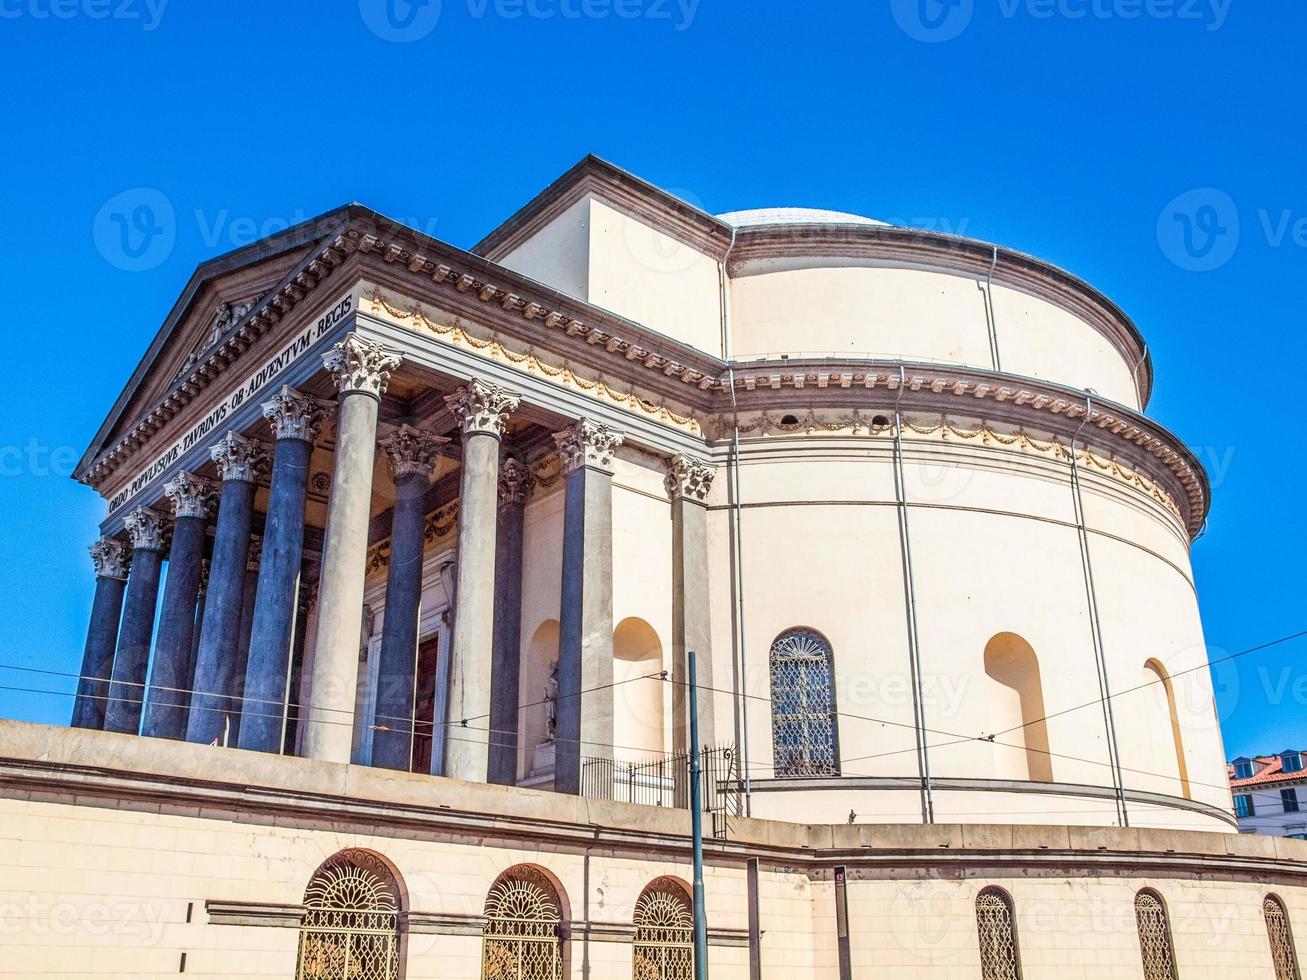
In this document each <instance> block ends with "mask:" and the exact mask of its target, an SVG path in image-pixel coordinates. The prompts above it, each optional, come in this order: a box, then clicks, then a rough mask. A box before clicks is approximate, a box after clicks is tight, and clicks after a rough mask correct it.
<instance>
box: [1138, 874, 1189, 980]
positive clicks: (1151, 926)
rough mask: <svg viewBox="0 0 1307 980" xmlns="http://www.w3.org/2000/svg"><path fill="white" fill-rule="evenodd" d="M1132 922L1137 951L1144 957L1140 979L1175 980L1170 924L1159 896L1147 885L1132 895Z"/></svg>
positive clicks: (1176, 975)
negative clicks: (1134, 925) (1137, 934)
mask: <svg viewBox="0 0 1307 980" xmlns="http://www.w3.org/2000/svg"><path fill="white" fill-rule="evenodd" d="M1135 924H1136V925H1137V926H1138V927H1139V952H1140V954H1141V955H1142V956H1143V958H1144V980H1177V978H1178V977H1179V973H1177V972H1176V968H1175V952H1174V950H1172V948H1171V923H1170V921H1169V920H1168V919H1167V917H1166V906H1165V905H1164V904H1163V903H1162V896H1161V895H1159V894H1157V892H1155V891H1153V890H1152V889H1151V888H1145V889H1144V890H1143V891H1141V892H1139V894H1137V895H1136V896H1135Z"/></svg>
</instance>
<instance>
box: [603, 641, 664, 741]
mask: <svg viewBox="0 0 1307 980" xmlns="http://www.w3.org/2000/svg"><path fill="white" fill-rule="evenodd" d="M662 670H663V645H662V641H661V640H659V639H658V634H657V632H655V630H654V628H653V627H652V626H650V625H649V624H648V623H647V622H645V621H644V620H643V619H639V618H637V617H634V616H631V617H628V618H626V619H624V620H622V621H621V622H620V623H618V624H617V629H615V630H613V683H614V685H615V686H614V688H613V743H614V745H615V746H616V747H615V748H614V750H613V755H614V757H615V758H618V759H632V760H633V759H643V758H648V757H649V756H654V755H661V754H662V753H663V751H664V750H665V748H666V743H665V741H664V738H665V730H666V729H665V717H664V713H665V710H666V706H665V696H664V689H665V688H666V686H667V685H666V683H665V682H663V681H661V680H658V679H656V678H651V677H648V675H650V674H658V673H660V672H661V671H662Z"/></svg>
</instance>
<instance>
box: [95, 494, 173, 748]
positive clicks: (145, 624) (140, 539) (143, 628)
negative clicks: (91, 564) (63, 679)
mask: <svg viewBox="0 0 1307 980" xmlns="http://www.w3.org/2000/svg"><path fill="white" fill-rule="evenodd" d="M126 524H127V532H128V534H129V535H131V541H132V570H131V574H130V575H128V577H127V600H126V603H125V606H126V608H125V609H124V610H123V621H122V627H121V628H120V629H119V630H118V652H117V653H115V654H114V658H113V677H112V679H111V680H110V682H109V701H108V703H107V706H106V707H105V714H104V730H105V731H107V732H127V733H129V734H132V735H135V734H136V733H137V732H138V731H139V730H140V725H141V704H142V702H143V698H144V695H145V672H146V668H147V666H148V664H149V660H150V638H151V636H152V635H153V633H154V609H155V606H156V604H157V603H158V601H159V572H160V570H161V568H162V566H163V538H164V522H163V518H162V517H161V516H160V515H159V514H156V513H155V512H154V511H152V510H149V509H147V508H145V507H141V508H138V509H137V510H134V511H132V512H131V513H130V514H128V515H127V520H126Z"/></svg>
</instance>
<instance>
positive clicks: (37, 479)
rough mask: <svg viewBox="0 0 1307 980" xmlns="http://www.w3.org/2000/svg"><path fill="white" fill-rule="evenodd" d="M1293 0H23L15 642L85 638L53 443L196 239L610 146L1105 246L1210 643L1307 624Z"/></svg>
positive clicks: (204, 244)
mask: <svg viewBox="0 0 1307 980" xmlns="http://www.w3.org/2000/svg"><path fill="white" fill-rule="evenodd" d="M388 3H389V4H391V5H392V6H390V7H389V8H387V4H388ZM217 11H221V16H220V17H219V16H218V14H217V13H216V12H217ZM1304 29H1307V6H1304V5H1303V4H1301V3H1299V2H1297V0H1262V2H1259V3H1245V4H1241V5H1234V6H1232V5H1231V4H1230V2H1229V0H1200V2H1191V0H952V2H951V3H950V4H949V5H947V6H946V5H941V4H940V3H938V2H937V0H859V2H852V3H841V2H830V3H824V4H813V5H798V4H768V3H750V4H745V3H728V2H725V0H529V2H528V0H520V2H519V0H443V3H439V2H435V0H431V2H428V3H426V4H423V5H419V6H410V5H409V4H408V3H407V2H406V0H361V2H348V0H346V2H343V3H340V4H324V3H321V2H318V3H308V2H281V3H277V4H256V3H252V2H245V0H229V2H227V3H225V4H222V5H220V6H215V5H209V4H196V3H186V2H183V0H173V2H161V0H153V2H152V3H146V2H145V0H0V52H3V57H2V58H0V79H2V80H3V91H4V93H5V96H4V99H5V104H6V106H5V113H4V119H5V137H6V139H5V142H6V151H5V153H4V155H3V158H0V202H2V203H3V205H4V210H3V213H4V217H5V223H6V227H7V232H8V233H7V234H6V235H5V236H4V255H5V276H4V283H5V287H6V288H5V295H6V300H7V309H8V315H7V327H6V329H5V331H4V333H3V336H4V339H5V348H6V358H7V362H8V363H7V366H8V371H7V376H8V377H7V380H8V383H7V384H5V385H4V386H3V387H0V611H2V613H3V617H4V622H5V623H6V624H7V626H8V630H7V631H6V638H7V645H6V648H5V650H4V651H3V652H2V653H0V663H4V664H9V665H18V666H27V667H36V668H40V669H45V670H51V671H65V672H75V671H76V669H77V666H78V663H79V661H80V656H81V645H82V642H83V639H84V630H85V623H86V618H87V614H88V610H89V606H90V599H91V593H92V587H93V581H92V574H91V567H90V562H89V561H88V559H87V556H86V547H87V545H88V544H89V543H90V542H91V540H93V538H94V537H95V534H96V525H97V522H98V520H99V519H100V517H101V514H102V505H101V503H100V502H99V500H98V498H97V497H96V495H95V494H94V493H93V492H92V491H91V490H89V489H86V488H84V487H80V486H78V485H77V484H74V483H73V482H72V481H71V480H69V479H68V477H67V474H68V473H69V472H70V471H71V468H72V463H73V462H74V461H75V460H76V458H77V457H78V456H80V454H81V452H82V450H83V449H84V448H85V447H86V445H87V443H88V442H89V440H90V438H91V437H92V435H93V434H94V432H95V430H96V428H97V427H98V425H99V424H100V422H101V420H102V419H103V417H104V415H105V413H106V411H107V410H108V408H109V406H110V405H111V404H112V402H113V400H114V398H115V397H116V395H117V393H118V392H119V390H120V389H121V387H122V385H123V383H124V382H125V381H126V379H127V377H128V375H129V374H130V372H131V370H132V369H133V367H134V366H135V364H136V362H137V360H138V359H139V357H140V355H141V353H142V352H143V351H144V349H145V347H146V345H147V344H148V342H149V340H150V338H151V337H152V336H153V334H154V332H155V330H156V329H157V328H158V325H159V323H160V322H161V321H162V319H163V317H164V316H165V315H166V313H167V311H168V309H169V308H170V306H171V304H172V302H173V301H174V299H175V298H176V296H177V294H178V292H179V291H180V290H181V288H182V286H183V284H184V283H185V281H186V278H187V277H188V275H189V274H190V272H191V270H192V268H193V267H194V265H195V264H196V263H197V262H199V261H202V260H203V259H206V258H208V257H210V256H213V255H215V254H219V253H221V252H223V251H227V250H229V249H231V248H234V247H237V246H239V245H242V244H245V243H247V242H248V241H250V240H252V239H253V238H255V237H258V236H259V235H260V234H262V233H266V232H270V231H276V230H278V229H279V228H282V227H285V226H286V225H287V224H289V223H293V222H295V221H298V220H301V219H303V218H305V217H310V216H312V215H315V214H317V213H320V212H322V211H325V210H328V209H330V208H332V207H334V206H336V205H339V204H341V203H343V202H346V201H349V200H358V201H361V202H363V203H365V204H367V205H369V206H371V207H373V208H375V209H377V210H379V211H381V212H383V213H387V214H389V215H391V216H393V217H396V218H401V219H404V220H406V221H408V222H410V223H412V224H414V225H416V226H417V227H420V228H421V229H422V230H424V231H427V232H429V233H431V234H434V235H436V236H437V237H440V238H443V239H445V240H447V241H450V242H452V243H454V244H456V245H460V246H464V247H466V246H470V245H471V244H473V243H474V242H475V241H476V240H477V239H478V238H479V237H480V236H481V235H482V234H483V233H484V232H485V231H487V230H489V229H490V228H491V227H493V226H494V225H495V224H496V223H497V222H498V221H499V220H500V219H502V218H503V217H505V216H506V215H507V214H509V213H510V212H511V211H512V210H513V209H515V208H516V207H517V206H518V205H520V204H521V203H523V202H524V201H525V200H526V199H527V198H528V197H530V196H531V195H532V194H533V193H535V192H536V191H537V190H539V189H540V188H541V187H543V186H544V185H545V184H546V183H548V182H549V181H550V180H552V179H553V178H554V177H555V176H557V175H558V174H559V173H561V172H562V171H563V170H565V169H566V168H567V167H568V166H570V165H571V164H572V163H574V162H575V161H576V160H577V159H578V158H579V157H581V156H582V155H583V154H584V153H586V152H588V151H593V152H596V153H598V154H600V155H602V156H604V157H607V158H608V159H611V160H613V161H614V162H616V163H618V164H620V165H621V166H623V167H626V168H627V169H629V170H631V171H633V172H635V173H637V174H639V175H641V176H643V177H645V178H646V179H648V180H651V181H652V182H654V183H656V184H659V185H661V186H663V187H667V188H669V189H672V190H674V191H675V192H677V193H680V194H682V195H684V196H686V197H688V198H690V199H691V200H693V201H695V202H696V203H699V204H701V205H702V206H703V207H705V208H707V209H708V210H710V211H714V212H722V211H727V210H732V209H739V208H749V207H760V206H776V205H804V206H812V207H829V208H836V209H840V210H847V211H856V212H860V213H863V214H868V215H872V216H876V217H881V218H885V219H889V220H896V221H899V222H903V223H911V224H918V225H927V226H931V227H935V228H939V229H942V230H946V231H954V232H961V233H965V234H967V235H972V236H975V237H978V238H983V239H987V240H992V241H996V242H1000V243H1003V244H1007V245H1011V246H1014V247H1017V248H1020V249H1022V250H1025V251H1028V252H1032V253H1034V254H1036V255H1039V256H1042V257H1044V258H1046V259H1049V260H1051V261H1053V262H1055V263H1058V264H1059V265H1062V266H1064V267H1066V268H1068V269H1070V270H1071V271H1073V272H1075V273H1077V274H1078V275H1080V276H1082V277H1084V278H1086V279H1088V280H1089V281H1090V282H1093V283H1094V284H1095V285H1097V286H1099V287H1100V288H1101V289H1103V290H1104V291H1105V292H1106V293H1107V294H1108V295H1109V296H1111V297H1112V298H1113V299H1114V300H1116V301H1117V302H1118V303H1119V304H1120V305H1121V306H1122V307H1123V308H1124V309H1125V310H1126V311H1127V312H1128V313H1129V314H1130V315H1131V316H1132V317H1133V318H1134V319H1135V321H1136V322H1137V323H1138V325H1139V326H1140V328H1141V329H1142V331H1143V332H1144V334H1145V336H1146V337H1147V339H1148V341H1149V343H1150V346H1151V352H1152V356H1153V359H1154V362H1155V366H1156V376H1157V388H1156V394H1155V396H1154V399H1153V402H1152V405H1151V407H1150V414H1152V415H1153V416H1154V417H1156V418H1157V419H1159V420H1160V421H1162V422H1163V423H1164V424H1166V425H1167V426H1169V427H1170V428H1172V429H1173V430H1174V431H1176V432H1178V433H1179V434H1181V435H1182V436H1183V437H1184V438H1185V439H1186V440H1187V441H1188V442H1189V444H1190V445H1191V446H1193V447H1194V448H1195V449H1196V451H1197V452H1198V453H1199V455H1200V456H1201V458H1202V459H1203V461H1204V462H1205V463H1206V464H1207V466H1208V468H1209V470H1211V472H1212V476H1213V483H1214V489H1215V505H1214V507H1213V510H1212V514H1211V519H1210V526H1209V529H1208V531H1207V534H1206V536H1205V537H1204V538H1203V539H1202V540H1201V541H1200V542H1199V543H1198V544H1197V545H1196V546H1195V549H1194V565H1195V569H1196V574H1197V577H1198V583H1199V588H1200V596H1201V599H1202V610H1203V617H1204V623H1205V629H1206V634H1207V639H1208V642H1209V644H1210V646H1211V648H1212V651H1213V652H1212V655H1213V656H1220V655H1222V654H1223V653H1225V652H1231V653H1232V652H1235V651H1238V650H1241V649H1244V648H1246V647H1249V646H1252V645H1254V644H1258V643H1262V642H1265V641H1267V640H1271V639H1274V638H1276V637H1280V636H1282V635H1285V634H1288V633H1292V632H1295V631H1298V630H1303V629H1307V612H1305V611H1304V608H1305V607H1304V603H1303V601H1302V593H1303V587H1304V581H1303V580H1304V575H1303V571H1302V565H1301V563H1300V560H1299V549H1300V548H1301V543H1302V541H1303V540H1304V534H1303V532H1304V527H1303V523H1304V520H1303V513H1302V506H1301V501H1302V497H1303V490H1302V487H1303V480H1304V477H1307V472H1304V464H1303V461H1302V453H1301V451H1299V450H1298V447H1297V445H1296V444H1297V442H1298V441H1299V439H1300V438H1301V437H1300V434H1299V429H1300V423H1299V414H1300V412H1299V403H1300V399H1301V395H1300V389H1301V385H1300V383H1299V378H1298V376H1299V373H1300V371H1301V367H1300V365H1301V364H1302V362H1303V359H1304V355H1305V354H1307V345H1305V344H1304V340H1303V329H1302V327H1303V321H1304V307H1305V306H1307V291H1305V290H1304V288H1303V286H1304V273H1307V192H1305V191H1304V187H1307V183H1304V181H1303V179H1302V177H1303V172H1302V170H1303V164H1302V160H1303V157H1304V148H1305V146H1304V144H1305V142H1307V139H1305V138H1304V118H1303V116H1304V110H1303V105H1304V92H1303V83H1302V76H1301V38H1302V37H1303V36H1304ZM138 188H146V189H149V190H151V191H157V193H158V195H160V196H161V197H162V199H164V200H165V201H166V203H167V206H168V208H170V209H171V211H172V215H173V217H172V220H171V222H170V224H169V231H170V233H171V234H170V235H169V236H165V237H162V238H160V239H159V241H161V242H166V245H163V246H161V247H160V248H159V249H158V250H156V252H155V253H152V254H150V255H147V256H144V257H142V259H140V260H135V261H133V260H131V259H130V258H129V257H127V256H124V255H123V254H122V253H121V252H115V250H114V248H113V247H112V245H111V244H107V243H110V242H111V238H106V231H105V229H106V225H105V223H104V214H105V206H106V204H109V203H110V202H112V201H113V200H114V199H115V198H116V197H117V196H118V195H120V194H122V193H123V192H125V191H132V190H134V189H138ZM1194 191H1198V193H1197V194H1193V193H1191V192H1194ZM111 210H112V209H111ZM97 216H100V223H99V224H98V225H97ZM1186 225H1187V227H1188V233H1189V238H1188V240H1186V239H1185V238H1184V237H1183V236H1184V234H1185V231H1186ZM134 266H148V267H145V268H133V267H134ZM1144 612H1146V610H1141V614H1143V613H1144ZM1305 657H1307V640H1298V641H1295V642H1293V643H1289V644H1285V645H1282V646H1279V647H1277V648H1274V649H1273V650H1270V651H1267V652H1265V653H1262V654H1258V655H1255V656H1250V657H1245V658H1242V659H1241V660H1239V661H1237V662H1236V663H1237V669H1234V668H1230V667H1227V668H1223V669H1221V670H1220V671H1218V677H1217V682H1218V688H1219V690H1220V702H1221V710H1222V715H1223V717H1224V719H1225V732H1226V742H1227V748H1228V749H1229V753H1230V754H1231V755H1234V754H1236V753H1240V752H1252V751H1272V750H1278V749H1281V748H1284V747H1285V746H1286V745H1289V744H1290V743H1292V744H1294V745H1302V744H1303V743H1305V742H1307V736H1305V735H1304V726H1303V722H1304V717H1305V716H1307V710H1305V707H1304V705H1305V704H1307V672H1304V670H1303V667H1302V664H1303V662H1304V658H1305ZM0 685H5V686H6V687H8V688H29V689H42V690H48V691H65V692H66V691H68V690H71V685H72V681H71V680H70V679H68V678H62V677H58V676H50V675H42V674H37V673H30V672H21V671H14V670H5V669H0ZM69 712H70V701H69V699H68V698H67V697H64V696H52V695H45V694H35V693H27V692H21V691H16V690H0V715H4V716H10V717H18V718H27V719H33V720H41V721H52V722H58V723H64V722H66V721H67V718H68V715H69Z"/></svg>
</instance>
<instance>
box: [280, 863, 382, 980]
mask: <svg viewBox="0 0 1307 980" xmlns="http://www.w3.org/2000/svg"><path fill="white" fill-rule="evenodd" d="M304 907H305V909H304V921H303V924H302V925H301V926H300V948H299V964H298V966H297V967H296V968H295V976H296V978H297V980H395V978H397V977H398V976H399V912H400V891H399V883H398V882H397V881H396V880H395V876H394V874H393V873H391V870H390V868H388V867H387V866H386V864H385V862H384V861H382V860H381V859H380V858H379V857H377V856H376V855H375V854H371V853H369V852H368V851H360V850H348V851H341V852H340V853H339V854H336V855H334V856H332V857H331V858H328V859H327V861H326V862H325V863H324V864H323V865H322V867H320V868H318V870H317V871H316V872H315V873H314V875H313V878H312V880H310V881H309V887H308V889H307V890H306V891H305V893H304Z"/></svg>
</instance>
